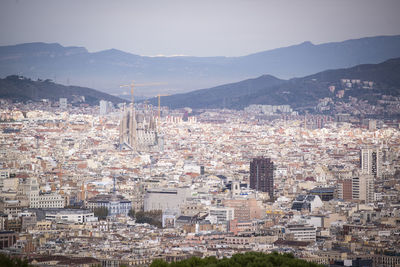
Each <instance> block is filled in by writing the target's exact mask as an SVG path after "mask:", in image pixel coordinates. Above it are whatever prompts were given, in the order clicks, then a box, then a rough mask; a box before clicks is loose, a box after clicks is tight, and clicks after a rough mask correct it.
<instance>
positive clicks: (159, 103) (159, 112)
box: [157, 94, 169, 121]
mask: <svg viewBox="0 0 400 267" xmlns="http://www.w3.org/2000/svg"><path fill="white" fill-rule="evenodd" d="M162 96H169V95H161V94H158V95H157V97H158V121H160V115H161V101H160V98H161V97H162Z"/></svg>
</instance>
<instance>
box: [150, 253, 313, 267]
mask: <svg viewBox="0 0 400 267" xmlns="http://www.w3.org/2000/svg"><path fill="white" fill-rule="evenodd" d="M150 266H151V267H186V266H188V267H196V266H201V267H241V266H243V267H265V266H267V267H289V266H294V267H318V266H321V265H318V264H315V263H311V262H307V261H304V260H301V259H296V258H294V256H293V255H292V254H279V253H277V252H273V253H270V254H266V253H262V252H247V253H244V254H235V255H233V256H232V257H231V258H229V259H228V258H223V259H216V258H215V257H207V258H204V259H200V258H197V257H192V258H190V259H187V260H183V261H178V262H172V263H167V262H165V261H163V260H155V261H154V262H153V263H152V264H151V265H150Z"/></svg>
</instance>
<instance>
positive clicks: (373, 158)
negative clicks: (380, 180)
mask: <svg viewBox="0 0 400 267" xmlns="http://www.w3.org/2000/svg"><path fill="white" fill-rule="evenodd" d="M381 158H382V152H381V151H380V149H378V148H363V149H361V152H360V168H361V172H362V173H363V174H372V175H373V177H374V178H377V177H380V175H381Z"/></svg>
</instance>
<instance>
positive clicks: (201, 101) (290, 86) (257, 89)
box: [151, 58, 400, 109]
mask: <svg viewBox="0 0 400 267" xmlns="http://www.w3.org/2000/svg"><path fill="white" fill-rule="evenodd" d="M341 79H360V80H361V81H372V82H374V86H373V88H370V89H365V88H363V87H362V85H359V86H357V87H354V88H351V89H348V90H346V96H354V97H358V98H360V99H368V100H374V99H372V98H371V96H374V95H376V94H387V95H396V96H398V95H400V58H397V59H391V60H387V61H385V62H383V63H380V64H365V65H358V66H356V67H352V68H348V69H338V70H328V71H323V72H320V73H317V74H314V75H310V76H306V77H303V78H294V79H291V80H287V81H285V80H279V79H277V78H275V77H273V76H267V75H265V76H261V77H258V78H255V79H250V80H245V81H241V82H238V83H232V84H227V85H222V86H218V87H214V88H210V89H203V90H197V91H193V92H190V93H186V94H178V95H172V96H166V97H163V100H162V103H163V105H166V106H169V107H171V108H180V107H185V106H188V107H191V108H223V107H224V106H225V107H226V108H234V109H241V108H244V107H246V106H248V105H250V104H269V105H283V104H289V105H291V106H293V107H295V108H306V107H310V106H314V105H316V103H317V102H318V99H321V98H324V97H335V95H334V94H333V93H331V92H330V91H329V89H328V88H329V86H332V85H333V86H335V87H336V91H337V90H340V89H343V88H342V87H343V84H342V82H341ZM151 101H152V103H153V104H155V103H156V102H155V99H152V100H151Z"/></svg>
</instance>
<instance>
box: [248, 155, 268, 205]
mask: <svg viewBox="0 0 400 267" xmlns="http://www.w3.org/2000/svg"><path fill="white" fill-rule="evenodd" d="M250 188H252V189H255V190H257V191H261V192H267V193H268V194H269V197H270V199H273V198H274V163H273V162H272V161H271V159H270V158H264V157H261V158H254V159H253V161H251V162H250Z"/></svg>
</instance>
